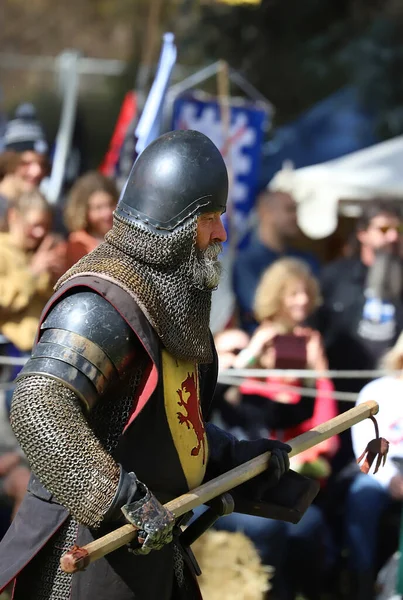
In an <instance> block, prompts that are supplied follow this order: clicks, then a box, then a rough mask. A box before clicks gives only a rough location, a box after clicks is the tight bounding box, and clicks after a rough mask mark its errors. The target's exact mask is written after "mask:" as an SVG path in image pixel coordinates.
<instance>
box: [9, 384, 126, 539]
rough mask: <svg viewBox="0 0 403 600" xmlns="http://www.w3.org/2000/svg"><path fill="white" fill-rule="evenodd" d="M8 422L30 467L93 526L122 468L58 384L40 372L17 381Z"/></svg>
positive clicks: (70, 394) (72, 397) (68, 392)
mask: <svg viewBox="0 0 403 600" xmlns="http://www.w3.org/2000/svg"><path fill="white" fill-rule="evenodd" d="M11 424H12V426H13V429H14V432H15V435H16V436H17V438H18V441H19V442H20V444H21V447H22V449H23V451H24V452H25V454H26V456H27V458H28V460H29V462H30V464H31V468H32V470H33V471H34V472H35V474H36V475H38V477H39V478H40V480H41V481H42V483H43V484H44V485H45V486H46V487H48V488H49V490H50V491H51V492H52V493H53V494H54V496H55V498H56V500H57V501H58V502H60V503H61V504H63V505H64V506H65V507H66V508H67V509H68V510H69V511H70V512H71V514H72V516H73V517H74V518H75V519H76V520H77V521H79V522H80V523H82V524H83V525H86V526H88V527H93V528H97V527H98V526H99V525H100V523H101V521H102V519H103V517H104V515H105V513H106V512H107V510H108V508H109V506H110V504H111V502H112V500H113V498H114V495H115V492H116V490H117V487H118V483H119V473H120V467H119V465H118V464H117V463H116V462H115V461H114V460H113V458H112V457H111V456H110V455H109V454H108V453H107V452H106V450H105V449H104V447H103V446H102V444H101V442H100V441H99V440H98V438H97V437H96V435H95V434H94V432H93V431H92V429H91V427H90V426H89V424H88V421H87V420H86V418H85V416H84V413H83V409H82V403H81V402H80V400H79V399H78V397H77V396H76V394H75V393H74V392H73V391H71V390H70V389H68V388H67V387H66V386H65V385H63V384H62V383H60V382H58V381H55V380H53V379H50V378H48V377H45V376H41V375H37V376H36V375H29V376H26V377H24V378H23V379H21V380H20V381H18V382H17V385H16V389H15V392H14V396H13V403H12V408H11Z"/></svg>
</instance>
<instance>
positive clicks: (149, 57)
mask: <svg viewBox="0 0 403 600" xmlns="http://www.w3.org/2000/svg"><path fill="white" fill-rule="evenodd" d="M161 9H162V0H149V10H148V19H147V27H146V30H145V36H144V42H143V52H142V57H141V63H140V66H139V70H138V75H137V78H136V84H135V89H136V92H137V93H138V94H139V95H140V104H143V103H144V101H145V96H146V90H147V84H148V80H149V77H150V72H151V67H152V64H153V60H154V56H155V48H156V43H157V36H158V24H159V21H160V13H161Z"/></svg>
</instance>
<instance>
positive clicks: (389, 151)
mask: <svg viewBox="0 0 403 600" xmlns="http://www.w3.org/2000/svg"><path fill="white" fill-rule="evenodd" d="M269 188H270V189H273V190H281V191H284V192H289V193H291V194H292V195H293V196H294V198H295V200H296V201H297V203H298V221H299V225H300V227H301V229H302V231H303V232H304V233H305V234H306V235H308V236H309V237H311V238H314V239H320V238H324V237H327V236H328V235H330V234H332V233H333V232H334V231H335V229H336V227H337V218H338V210H339V201H340V200H348V201H354V200H365V199H368V198H371V197H373V196H376V195H391V196H394V197H400V198H402V199H403V136H399V137H396V138H393V139H391V140H388V141H387V142H382V143H380V144H376V145H375V146H371V147H370V148H366V149H365V150H360V151H358V152H354V153H352V154H348V155H346V156H343V157H342V158H338V159H336V160H331V161H329V162H326V163H322V164H319V165H314V166H312V167H304V168H302V169H295V170H294V169H292V168H290V167H285V168H284V169H283V170H282V171H279V172H278V173H277V174H276V175H275V176H274V178H273V179H272V181H271V182H270V184H269ZM343 212H344V214H346V215H349V216H356V215H357V207H356V206H355V207H354V203H352V205H351V206H349V204H348V203H346V205H345V208H344V209H343Z"/></svg>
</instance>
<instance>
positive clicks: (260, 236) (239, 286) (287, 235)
mask: <svg viewBox="0 0 403 600" xmlns="http://www.w3.org/2000/svg"><path fill="white" fill-rule="evenodd" d="M257 213H258V218H259V225H258V228H257V231H256V237H255V238H254V239H253V240H252V241H251V243H250V245H249V247H248V248H247V249H246V250H244V251H243V252H241V253H240V254H239V257H238V258H237V260H236V262H235V266H234V274H233V286H234V292H235V296H236V299H237V302H238V306H239V310H240V319H241V326H242V328H243V329H245V330H246V331H248V332H249V333H252V332H253V330H254V329H255V327H256V322H255V320H254V318H253V302H254V298H255V292H256V288H257V286H258V283H259V281H260V278H261V276H262V274H263V272H264V271H265V270H266V269H267V268H268V267H269V266H270V265H271V264H272V263H273V262H274V261H275V260H277V259H279V258H281V257H282V256H291V257H296V258H300V259H302V260H304V261H306V262H307V263H308V264H309V266H310V267H311V269H312V271H313V272H314V273H315V274H316V273H317V272H318V270H319V265H318V262H317V260H316V259H315V258H314V257H313V256H312V255H311V254H309V253H306V252H301V251H300V250H296V249H295V248H293V247H292V245H291V244H292V240H293V239H295V237H296V236H297V234H298V225H297V208H296V204H295V201H294V199H293V198H292V197H291V196H290V195H289V194H287V193H284V192H269V191H268V190H265V191H264V192H262V194H261V195H260V196H259V198H258V203H257Z"/></svg>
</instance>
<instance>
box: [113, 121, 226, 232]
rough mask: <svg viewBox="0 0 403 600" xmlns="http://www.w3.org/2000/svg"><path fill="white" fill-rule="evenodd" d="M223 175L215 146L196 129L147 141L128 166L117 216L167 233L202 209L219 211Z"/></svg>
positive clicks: (223, 204) (223, 196)
mask: <svg viewBox="0 0 403 600" xmlns="http://www.w3.org/2000/svg"><path fill="white" fill-rule="evenodd" d="M227 195H228V174H227V169H226V166H225V163H224V160H223V158H222V156H221V154H220V151H219V150H218V148H217V147H216V146H215V145H214V144H213V142H212V141H211V140H210V139H209V138H208V137H207V136H205V135H203V134H202V133H200V132H198V131H171V132H170V133H166V134H165V135H163V136H161V137H160V138H158V139H157V140H155V141H154V142H152V143H151V144H150V145H149V146H147V148H146V149H145V150H144V151H143V152H142V153H141V155H140V156H139V158H138V159H137V161H136V162H135V163H134V165H133V168H132V170H131V173H130V176H129V179H128V181H127V184H126V187H125V189H124V192H123V194H122V197H121V198H120V200H119V202H118V205H117V207H116V211H115V213H116V215H117V216H120V217H123V218H125V219H128V220H129V221H132V222H135V223H138V224H143V225H144V226H146V227H147V228H148V229H151V230H158V231H160V232H161V233H164V232H165V233H169V232H171V231H173V230H175V228H176V227H178V226H180V225H182V224H184V223H185V222H186V221H187V220H188V219H190V218H192V217H194V216H197V215H199V214H201V213H206V212H216V211H217V212H224V211H225V207H226V203H227Z"/></svg>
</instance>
